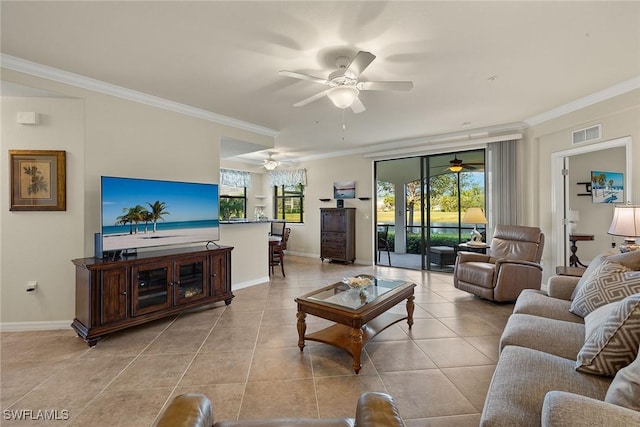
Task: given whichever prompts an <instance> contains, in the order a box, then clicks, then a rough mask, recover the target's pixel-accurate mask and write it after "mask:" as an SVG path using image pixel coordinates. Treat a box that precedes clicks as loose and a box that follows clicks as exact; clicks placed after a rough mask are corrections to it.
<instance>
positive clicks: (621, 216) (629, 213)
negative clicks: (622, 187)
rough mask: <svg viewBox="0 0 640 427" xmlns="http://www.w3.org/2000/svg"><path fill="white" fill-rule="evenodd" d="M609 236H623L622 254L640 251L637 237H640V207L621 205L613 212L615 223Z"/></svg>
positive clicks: (612, 222)
mask: <svg viewBox="0 0 640 427" xmlns="http://www.w3.org/2000/svg"><path fill="white" fill-rule="evenodd" d="M607 233H608V234H612V235H614V236H623V237H624V242H623V243H622V244H621V245H620V252H631V251H637V250H638V249H640V245H638V244H637V243H636V237H639V236H640V206H632V205H620V206H616V207H615V209H614V211H613V221H611V227H609V231H608V232H607Z"/></svg>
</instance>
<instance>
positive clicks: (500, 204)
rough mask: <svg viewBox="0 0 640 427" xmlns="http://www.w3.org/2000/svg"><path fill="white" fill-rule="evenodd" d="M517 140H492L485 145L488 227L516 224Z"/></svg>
mask: <svg viewBox="0 0 640 427" xmlns="http://www.w3.org/2000/svg"><path fill="white" fill-rule="evenodd" d="M517 143H518V141H517V140H511V141H500V142H492V143H490V144H488V145H487V158H486V163H487V168H486V170H487V171H488V173H489V176H488V186H489V191H488V192H487V196H488V199H489V200H488V203H487V210H488V211H489V212H488V213H489V215H488V216H487V220H488V221H489V227H490V228H491V229H493V228H495V226H496V225H499V224H500V225H517V221H518V212H517V208H516V204H517V199H516V191H517V174H516V170H517V165H516V161H517V157H516V148H517Z"/></svg>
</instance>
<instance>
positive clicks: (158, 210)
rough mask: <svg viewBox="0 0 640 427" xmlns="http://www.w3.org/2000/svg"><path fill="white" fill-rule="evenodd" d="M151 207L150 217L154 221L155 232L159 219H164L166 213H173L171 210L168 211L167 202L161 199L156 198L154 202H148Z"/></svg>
mask: <svg viewBox="0 0 640 427" xmlns="http://www.w3.org/2000/svg"><path fill="white" fill-rule="evenodd" d="M147 204H148V205H149V207H150V208H151V212H150V214H151V215H150V219H151V221H153V232H154V233H155V232H156V228H157V224H158V221H159V220H163V221H164V218H163V216H164V215H171V212H169V211H167V210H166V209H167V204H166V203H165V202H161V201H160V200H156V201H155V202H154V203H149V202H147Z"/></svg>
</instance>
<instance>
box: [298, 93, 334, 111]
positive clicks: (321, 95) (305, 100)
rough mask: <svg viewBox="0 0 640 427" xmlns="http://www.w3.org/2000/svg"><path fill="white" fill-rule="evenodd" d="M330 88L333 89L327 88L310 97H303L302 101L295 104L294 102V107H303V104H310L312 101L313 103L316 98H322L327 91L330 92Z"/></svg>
mask: <svg viewBox="0 0 640 427" xmlns="http://www.w3.org/2000/svg"><path fill="white" fill-rule="evenodd" d="M330 90H331V89H327V90H323V91H322V92H320V93H316V94H315V95H313V96H310V97H308V98H305V99H303V100H302V101H298V102H296V103H295V104H293V106H294V107H302V106H304V105H307V104H310V103H312V102H313V101H315V100H316V99H320V98H322V97H323V96H325V95H326V94H327V92H329V91H330Z"/></svg>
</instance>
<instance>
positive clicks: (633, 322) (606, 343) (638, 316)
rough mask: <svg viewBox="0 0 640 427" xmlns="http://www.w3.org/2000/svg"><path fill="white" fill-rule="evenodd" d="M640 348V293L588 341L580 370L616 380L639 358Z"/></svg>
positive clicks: (578, 364) (617, 306)
mask: <svg viewBox="0 0 640 427" xmlns="http://www.w3.org/2000/svg"><path fill="white" fill-rule="evenodd" d="M638 346H640V293H638V294H634V295H631V296H629V297H627V298H625V299H624V300H622V301H619V302H618V303H616V304H615V307H614V309H613V310H612V311H611V312H610V314H609V316H608V317H607V318H606V319H605V320H604V321H603V322H602V324H601V325H600V326H599V327H598V328H597V330H595V331H594V332H593V334H592V335H591V336H590V337H587V339H586V340H585V343H584V345H583V346H582V349H581V350H580V352H579V353H578V357H577V361H576V369H577V370H578V371H580V372H588V373H592V374H596V375H609V376H614V375H616V373H617V372H618V370H619V369H621V368H623V367H625V366H627V365H628V364H629V363H631V362H632V361H633V360H634V359H635V358H636V356H637V353H638Z"/></svg>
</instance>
